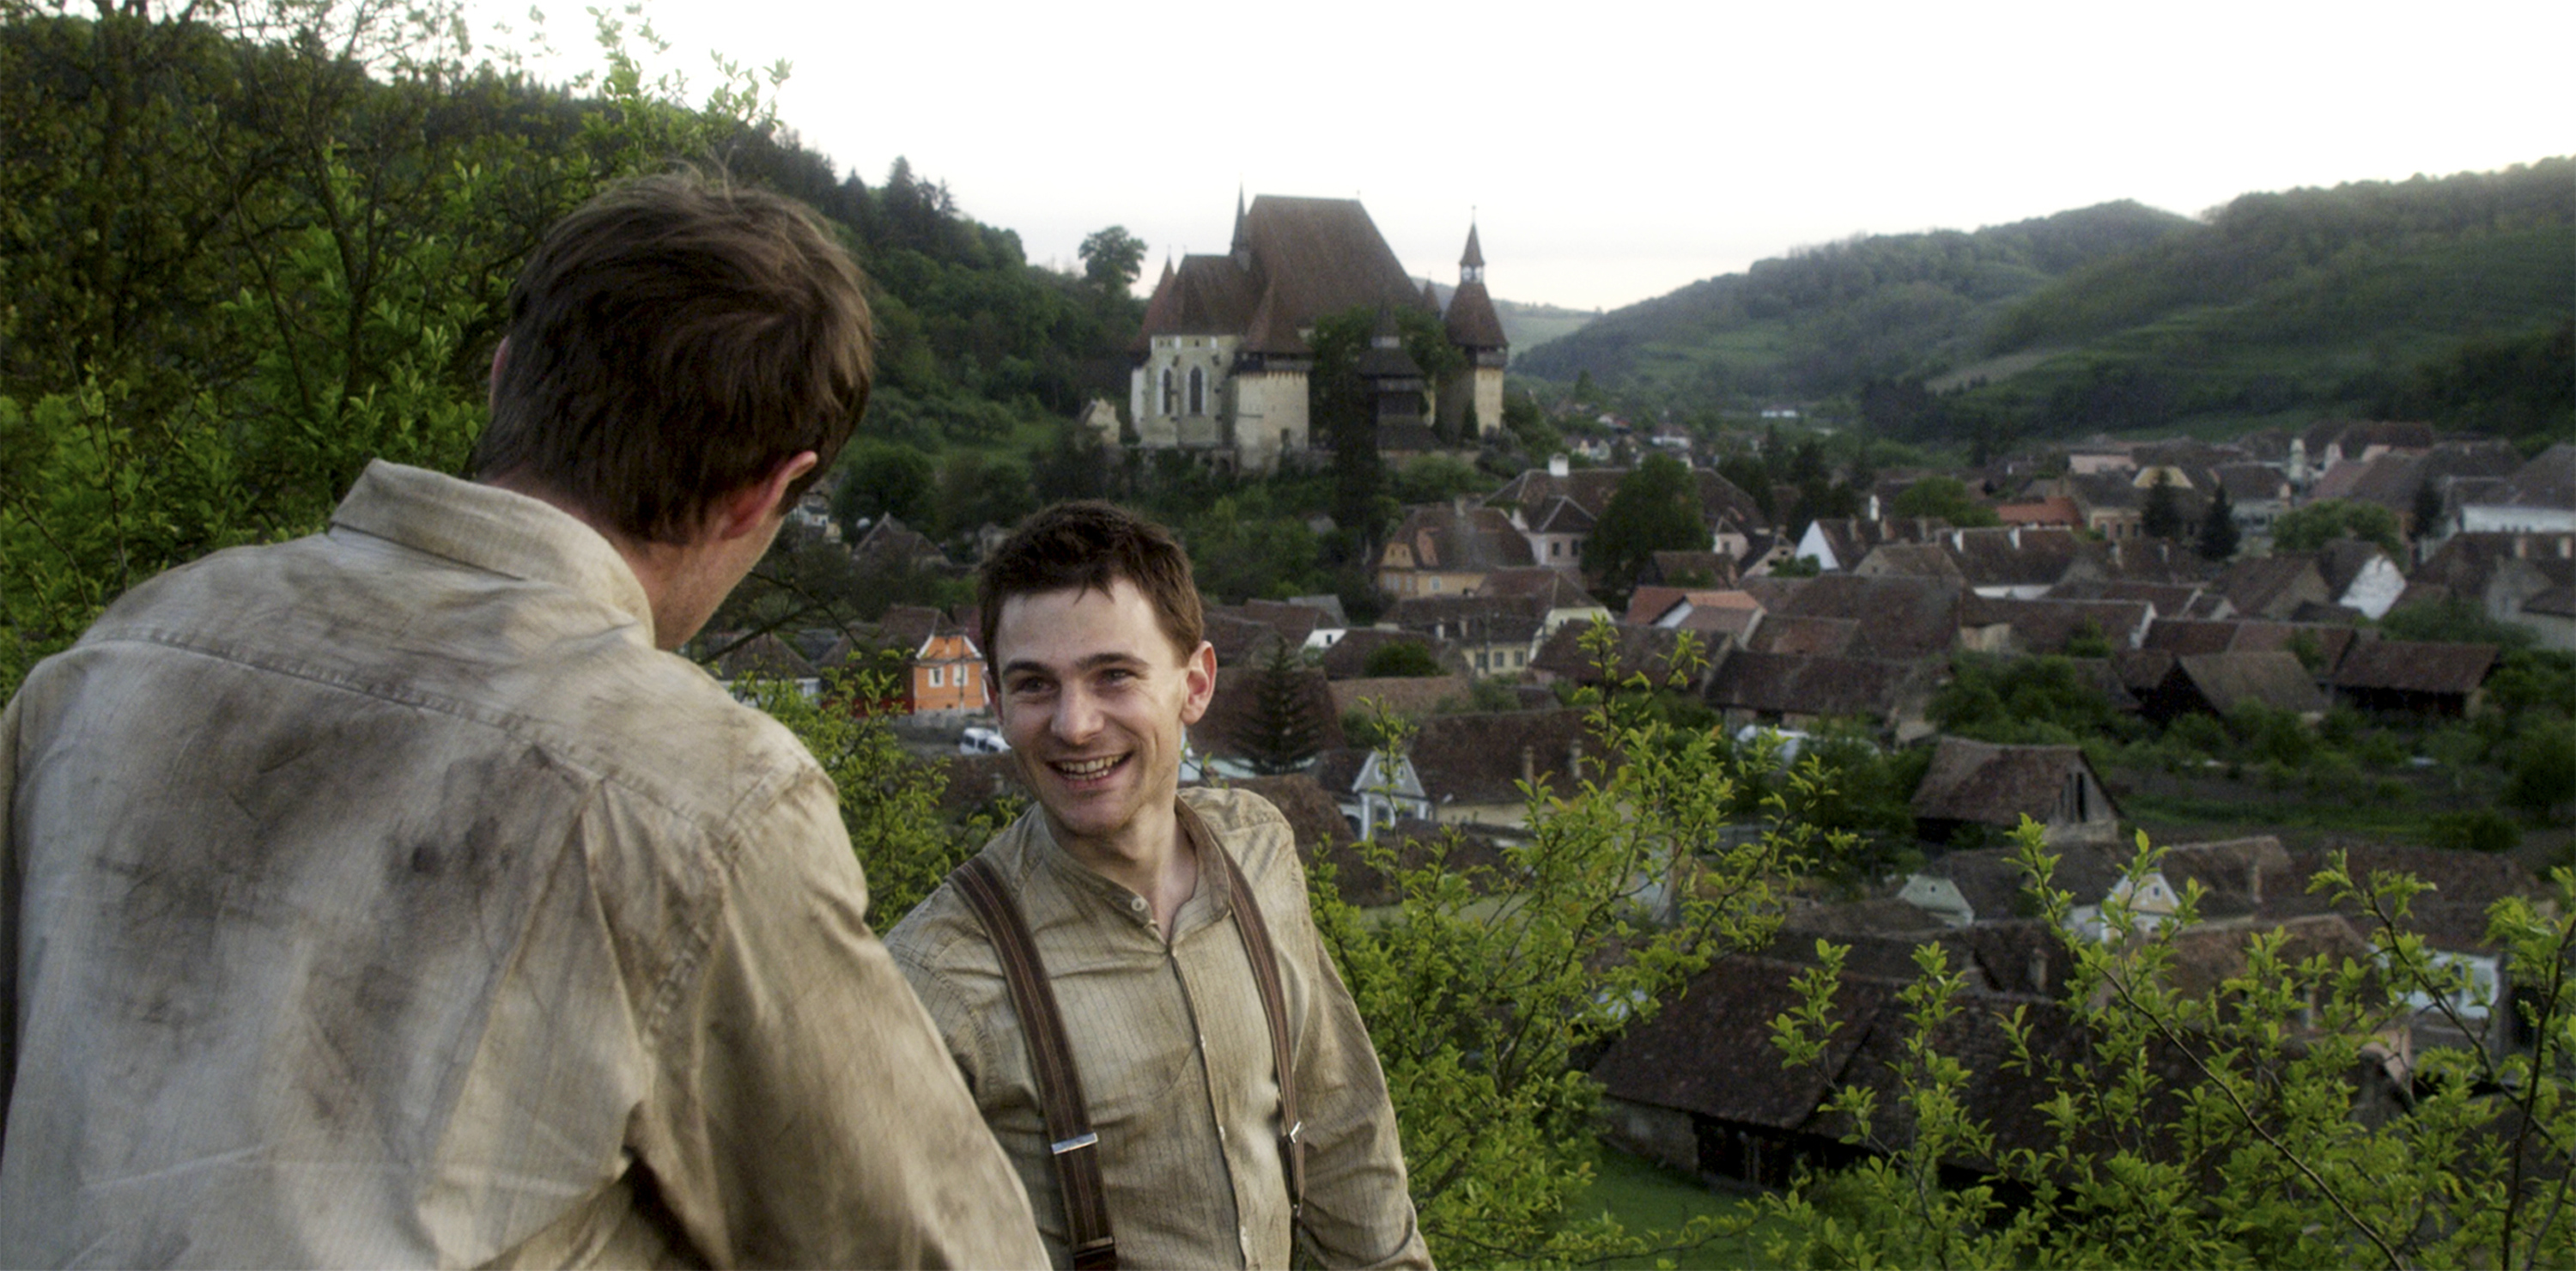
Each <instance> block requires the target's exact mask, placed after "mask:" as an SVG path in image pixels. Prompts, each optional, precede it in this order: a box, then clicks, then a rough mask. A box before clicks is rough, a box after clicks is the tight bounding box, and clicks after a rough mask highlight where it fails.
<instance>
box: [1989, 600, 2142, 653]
mask: <svg viewBox="0 0 2576 1271" xmlns="http://www.w3.org/2000/svg"><path fill="white" fill-rule="evenodd" d="M2154 618H2155V609H2154V607H2153V606H2151V605H2149V604H2147V603H2146V602H2145V601H2140V600H2055V599H2046V598H2043V599H2039V600H1989V599H1987V598H1986V597H1984V596H1975V595H1971V596H1965V597H1962V598H1961V599H1960V602H1959V647H1960V648H1962V649H1967V650H1971V651H1974V652H1978V653H2046V654H2073V655H2075V656H2081V657H2104V656H2107V655H2109V654H2110V653H2111V652H2113V651H2115V650H2119V649H2134V648H2137V647H2138V645H2139V642H2141V641H2143V640H2144V639H2146V635H2147V627H2148V625H2149V624H2150V623H2151V622H2152V621H2153V620H2154ZM2086 644H2093V645H2098V646H2099V647H2095V648H2089V649H2088V648H2082V647H2079V646H2083V645H2086Z"/></svg>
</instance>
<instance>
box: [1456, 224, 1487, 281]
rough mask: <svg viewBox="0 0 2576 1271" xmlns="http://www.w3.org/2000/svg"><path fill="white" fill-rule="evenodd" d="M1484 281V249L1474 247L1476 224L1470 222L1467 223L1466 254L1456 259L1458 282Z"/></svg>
mask: <svg viewBox="0 0 2576 1271" xmlns="http://www.w3.org/2000/svg"><path fill="white" fill-rule="evenodd" d="M1484 280H1485V249H1484V248H1482V247H1479V246H1477V245H1476V222H1475V221H1473V220H1470V221H1468V222H1467V253H1466V254H1465V255H1463V256H1460V257H1459V258H1458V281H1459V282H1461V283H1471V282H1483V281H1484Z"/></svg>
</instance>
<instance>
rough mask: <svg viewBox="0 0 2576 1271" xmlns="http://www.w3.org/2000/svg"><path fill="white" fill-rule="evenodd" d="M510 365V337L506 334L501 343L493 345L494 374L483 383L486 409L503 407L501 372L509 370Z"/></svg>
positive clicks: (484, 406)
mask: <svg viewBox="0 0 2576 1271" xmlns="http://www.w3.org/2000/svg"><path fill="white" fill-rule="evenodd" d="M509 366H510V337H508V336H506V335H505V336H502V337H501V342H500V343H499V344H496V345H493V346H492V375H491V377H490V378H489V379H487V380H485V381H484V384H483V408H484V409H485V410H499V409H500V408H501V373H502V372H503V371H506V370H508V369H509Z"/></svg>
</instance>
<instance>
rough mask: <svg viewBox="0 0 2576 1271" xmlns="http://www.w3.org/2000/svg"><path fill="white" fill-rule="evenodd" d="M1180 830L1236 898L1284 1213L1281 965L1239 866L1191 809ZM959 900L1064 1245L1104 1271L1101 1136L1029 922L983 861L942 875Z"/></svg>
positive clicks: (1293, 1185)
mask: <svg viewBox="0 0 2576 1271" xmlns="http://www.w3.org/2000/svg"><path fill="white" fill-rule="evenodd" d="M1180 813H1181V824H1182V827H1183V828H1184V830H1185V831H1186V832H1187V833H1188V834H1189V836H1190V840H1191V842H1192V843H1193V844H1195V845H1196V846H1197V847H1198V848H1199V849H1200V850H1199V859H1200V860H1201V861H1202V862H1204V861H1206V860H1207V859H1208V858H1209V857H1211V856H1212V857H1214V858H1216V859H1217V860H1219V861H1222V862H1224V864H1225V872H1226V884H1227V886H1228V887H1229V888H1230V889H1231V890H1232V892H1233V894H1234V918H1235V929H1236V930H1237V931H1238V932H1240V933H1241V934H1242V937H1243V952H1244V956H1245V957H1246V959H1247V960H1249V961H1250V962H1251V963H1252V979H1253V984H1254V986H1255V987H1256V988H1257V989H1258V990H1259V992H1260V996H1261V1013H1262V1015H1263V1017H1264V1018H1265V1019H1267V1020H1268V1022H1269V1025H1270V1061H1271V1063H1273V1064H1274V1065H1276V1066H1277V1070H1278V1076H1279V1124H1280V1127H1281V1130H1282V1133H1281V1134H1280V1138H1279V1154H1280V1157H1281V1159H1282V1161H1283V1163H1284V1164H1285V1166H1286V1168H1287V1171H1288V1199H1289V1206H1290V1208H1289V1212H1290V1213H1291V1214H1299V1213H1302V1212H1303V1211H1304V1209H1305V1202H1306V1144H1305V1141H1304V1130H1305V1125H1304V1123H1303V1122H1301V1121H1299V1120H1298V1119H1297V1083H1296V1081H1295V1079H1294V1077H1293V1074H1294V1073H1295V1072H1296V1066H1295V1056H1294V1053H1293V1052H1292V1050H1291V1049H1290V1046H1289V1041H1288V999H1287V994H1286V993H1285V992H1283V991H1282V990H1281V988H1280V984H1279V960H1278V957H1277V954H1276V953H1275V952H1274V951H1273V949H1272V947H1271V944H1270V927H1269V924H1268V923H1266V922H1263V921H1262V918H1261V906H1260V904H1259V903H1258V902H1257V901H1255V900H1254V899H1253V895H1252V884H1251V882H1250V881H1248V880H1247V879H1245V878H1244V876H1243V869H1242V867H1241V866H1239V865H1236V864H1235V863H1234V857H1233V856H1231V855H1229V854H1228V853H1227V852H1226V850H1225V849H1224V848H1223V847H1222V846H1221V845H1219V844H1218V843H1217V842H1216V840H1215V836H1214V835H1212V834H1209V833H1208V832H1207V828H1206V826H1205V825H1203V824H1201V823H1200V821H1199V818H1198V814H1197V813H1196V812H1195V811H1193V810H1191V809H1190V807H1189V805H1187V804H1183V805H1181V808H1180ZM948 878H949V881H950V882H953V883H955V884H957V891H958V894H959V895H961V896H964V897H965V898H966V905H967V907H968V908H969V909H972V910H974V911H975V919H976V921H977V922H979V923H981V924H982V925H983V928H984V932H985V934H986V935H987V936H988V937H989V938H990V939H991V940H992V942H993V951H994V953H995V954H996V955H998V956H999V957H1000V959H1001V963H1002V981H1003V983H1004V984H1005V985H1007V986H1008V987H1009V988H1010V992H1011V1009H1012V1010H1013V1012H1015V1013H1016V1014H1018V1016H1019V1017H1020V1025H1021V1027H1020V1031H1021V1032H1022V1033H1025V1034H1027V1036H1028V1039H1029V1061H1030V1064H1031V1066H1032V1067H1034V1068H1035V1070H1036V1072H1037V1083H1038V1103H1039V1105H1040V1108H1039V1110H1040V1111H1041V1112H1043V1113H1044V1114H1045V1116H1046V1129H1047V1142H1048V1144H1049V1145H1050V1146H1051V1147H1052V1148H1053V1150H1054V1154H1055V1173H1056V1183H1057V1185H1058V1186H1059V1187H1061V1188H1062V1189H1063V1191H1064V1220H1065V1225H1066V1228H1067V1231H1066V1236H1067V1243H1069V1244H1070V1245H1071V1246H1072V1249H1073V1265H1074V1266H1075V1267H1076V1268H1079V1269H1080V1271H1103V1269H1106V1268H1114V1267H1116V1266H1117V1265H1118V1243H1117V1240H1116V1238H1115V1237H1113V1236H1112V1235H1111V1234H1110V1231H1109V1197H1108V1193H1107V1192H1106V1191H1105V1190H1103V1188H1102V1186H1101V1181H1100V1136H1099V1135H1098V1134H1097V1133H1095V1132H1093V1130H1092V1128H1091V1109H1090V1105H1089V1104H1088V1103H1087V1102H1086V1101H1085V1100H1084V1098H1083V1094H1082V1074H1081V1073H1080V1072H1078V1071H1076V1070H1075V1068H1074V1064H1073V1047H1072V1046H1071V1045H1070V1044H1069V1043H1068V1042H1067V1041H1066V1038H1065V1034H1064V1016H1063V1014H1062V1012H1060V1011H1059V1010H1058V1009H1057V1007H1056V1002H1055V988H1054V986H1053V985H1051V984H1050V983H1048V981H1047V976H1046V967H1045V964H1044V963H1043V962H1042V961H1040V960H1039V958H1038V951H1037V945H1036V943H1035V942H1034V941H1033V940H1032V939H1031V938H1030V936H1029V926H1028V920H1027V919H1026V918H1024V917H1023V916H1022V915H1021V913H1020V907H1019V905H1018V903H1017V902H1015V901H1013V900H1012V899H1011V895H1010V893H1009V892H1008V891H1007V890H1005V889H1004V888H1003V886H1002V877H1001V874H1000V872H999V871H997V870H995V869H994V868H993V866H992V863H991V862H989V861H987V860H985V859H984V858H983V857H981V856H976V857H973V858H971V859H969V860H968V861H967V862H966V863H965V864H963V865H960V866H958V867H957V870H956V872H954V873H952V874H950V875H949V876H948Z"/></svg>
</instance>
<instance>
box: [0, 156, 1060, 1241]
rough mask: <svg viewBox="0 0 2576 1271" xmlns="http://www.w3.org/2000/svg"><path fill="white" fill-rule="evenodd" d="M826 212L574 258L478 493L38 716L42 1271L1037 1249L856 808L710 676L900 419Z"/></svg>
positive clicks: (6, 846) (98, 640)
mask: <svg viewBox="0 0 2576 1271" xmlns="http://www.w3.org/2000/svg"><path fill="white" fill-rule="evenodd" d="M868 335H869V331H868V315H867V308H866V305H865V303H864V301H863V300H862V298H861V293H860V290H859V278H858V274H857V271H856V270H855V269H854V268H853V267H852V266H851V264H850V262H849V261H848V259H847V258H846V257H845V256H843V254H842V253H841V252H840V250H839V249H838V248H837V247H835V246H834V245H833V244H832V242H831V241H830V239H829V238H828V237H827V236H826V235H825V233H824V232H823V230H822V229H821V227H820V226H819V225H818V224H817V223H816V222H815V221H814V220H813V219H812V218H811V217H810V215H808V214H807V213H805V212H803V211H802V210H801V209H798V208H797V207H795V206H794V205H792V204H789V203H787V202H785V201H784V200H781V199H778V198H775V197H773V196H769V195H765V194H761V193H758V192H754V191H748V190H739V189H729V188H725V187H722V186H719V185H711V184H709V183H707V182H704V181H701V180H698V179H694V178H689V177H663V178H654V179H648V180H644V181H638V182H635V183H632V184H629V185H626V186H623V187H621V188H618V189H616V190H613V191H610V192H609V193H607V194H605V195H603V196H601V197H600V198H599V199H597V200H595V201H593V202H592V203H590V204H589V205H587V206H585V207H583V208H582V209H581V210H579V211H577V212H575V213H574V214H573V215H572V216H571V217H569V218H567V219H566V220H565V221H564V222H563V223H562V224H561V225H559V226H558V227H556V229H555V230H554V231H553V232H552V233H551V234H550V235H549V236H548V238H547V240H546V242H545V244H544V245H543V246H542V247H541V248H539V250H538V251H537V253H536V255H535V256H534V258H532V259H531V260H530V261H529V263H528V265H527V267H526V270H525V272H524V273H523V274H522V275H521V277H520V279H519V281H518V284H517V286H516V287H515V288H514V289H513V290H512V293H511V297H510V306H509V325H508V335H507V338H506V340H505V341H504V343H503V345H502V347H501V349H500V351H499V352H498V353H497V354H496V355H495V358H494V367H493V385H492V400H493V413H494V422H493V425H492V429H491V432H490V434H489V435H488V436H487V437H486V438H485V439H484V443H483V445H482V447H481V448H480V450H479V451H478V452H477V458H476V463H475V472H476V474H477V480H475V481H473V482H467V481H460V480H457V479H454V478H450V477H445V476H441V475H438V474H436V473H432V472H426V471H422V470H419V469H415V468H404V467H400V466H396V465H391V464H384V463H378V464H375V465H373V466H371V467H369V468H368V469H367V471H366V473H365V474H364V475H363V476H361V477H360V478H359V480H358V483H357V485H356V487H355V488H354V489H352V490H351V492H350V494H349V496H348V498H347V499H346V500H345V501H344V502H343V503H342V504H341V506H340V508H339V510H338V511H337V512H336V513H335V514H334V515H333V517H332V523H331V526H330V529H329V530H328V531H327V532H325V533H323V534H319V535H315V536H313V537H310V538H305V539H299V540H297V541H295V542H291V543H285V544H280V545H276V546H271V547H258V548H247V549H241V550H237V551H231V552H223V553H219V554H217V555H215V556H212V557H209V558H208V559H206V560H203V561H199V562H197V563H195V564H193V565H189V566H186V567H184V568H181V569H177V570H173V571H171V572H170V573H167V574H164V575H162V576H161V577H159V578H156V579H153V580H151V581H150V582H147V583H145V584H143V585H142V586H139V587H137V588H135V589H134V590H133V591H132V592H130V593H128V594H127V595H126V596H125V597H124V598H122V599H121V600H119V601H118V602H117V603H116V604H115V606H113V607H112V608H111V609H110V610H109V611H108V613H107V614H106V615H105V616H104V617H103V618H101V619H100V620H99V622H98V623H97V625H96V626H94V627H93V628H91V630H90V631H89V633H88V634H87V635H86V636H84V637H83V639H82V640H81V642H80V643H79V644H78V645H77V646H75V647H74V648H73V649H71V650H70V651H68V652H66V653H64V654H63V655H61V656H59V657H57V658H54V659H51V660H49V661H47V662H46V663H44V664H43V665H41V666H39V667H38V668H37V669H36V671H35V672H34V673H33V674H32V675H30V676H29V677H28V679H27V682H26V684H25V686H24V687H23V688H22V689H21V691H20V692H19V694H18V696H17V698H16V699H15V700H13V701H12V702H11V703H10V704H9V708H8V712H7V714H6V715H5V716H0V1090H5V1091H6V1096H7V1097H6V1100H5V1102H0V1215H6V1217H5V1219H4V1220H0V1265H7V1266H21V1265H39V1264H43V1265H54V1264H62V1263H68V1262H89V1263H97V1264H105V1265H124V1266H139V1265H145V1264H155V1265H158V1264H198V1265H227V1266H267V1265H310V1264H318V1265H342V1266H386V1265H396V1264H405V1265H408V1264H430V1263H436V1264H442V1265H481V1264H494V1265H522V1266H533V1265H603V1264H605V1265H648V1264H649V1265H666V1264H673V1263H701V1264H717V1265H732V1264H744V1263H754V1264H760V1263H766V1264H778V1265H790V1266H822V1265H861V1266H895V1265H923V1264H936V1263H948V1264H963V1265H970V1266H1008V1265H1014V1264H1023V1263H1028V1262H1033V1261H1035V1260H1036V1259H1038V1258H1039V1257H1041V1256H1042V1252H1041V1250H1040V1248H1039V1246H1038V1244H1037V1242H1036V1240H1035V1235H1034V1231H1033V1230H1032V1227H1031V1219H1030V1216H1029V1210H1028V1203H1027V1199H1026V1196H1025V1194H1024V1193H1023V1192H1022V1190H1021V1187H1020V1184H1019V1182H1018V1180H1017V1179H1016V1178H1015V1177H1013V1175H1012V1172H1011V1170H1010V1167H1009V1164H1008V1162H1007V1161H1006V1160H1005V1159H1004V1157H1003V1156H1002V1154H1001V1152H1000V1151H999V1150H998V1148H997V1147H996V1146H995V1145H994V1142H993V1140H992V1137H991V1135H990V1134H989V1133H988V1132H987V1131H986V1130H985V1128H984V1126H983V1124H982V1122H981V1120H980V1118H978V1117H977V1115H976V1111H975V1108H974V1105H973V1104H972V1102H971V1101H970V1099H969V1096H968V1095H967V1092H966V1091H965V1089H964V1087H963V1086H962V1085H961V1084H960V1082H959V1081H958V1079H957V1075H956V1073H955V1071H954V1069H953V1067H952V1066H951V1065H949V1064H948V1063H947V1062H946V1061H945V1058H944V1056H943V1053H942V1049H941V1046H940V1043H939V1040H938V1038H937V1036H936V1034H935V1033H934V1032H933V1030H932V1027H931V1023H930V1021H929V1019H928V1018H927V1017H926V1016H925V1015H924V1014H923V1012H922V1010H921V1007H920V1005H919V1003H918V1002H917V1001H915V1000H914V998H913V997H912V995H911V993H910V992H909V991H908V990H907V989H906V987H905V985H904V982H903V979H902V977H901V975H900V974H899V973H898V972H897V971H896V970H895V968H894V967H893V965H892V963H891V962H890V960H889V959H888V958H887V956H886V953H885V950H884V948H883V946H881V945H880V944H878V943H877V941H876V939H875V937H874V936H873V935H872V934H871V933H870V931H869V930H868V927H867V924H866V922H865V921H864V917H863V915H864V913H865V910H866V905H867V891H866V884H865V882H864V880H863V879H862V878H861V877H860V873H859V869H858V866H857V862H856V860H855V859H854V858H853V856H852V854H851V851H850V845H849V842H848V839H847V837H846V836H845V833H844V831H843V828H842V823H841V819H840V816H839V811H838V808H837V805H836V802H835V800H834V796H833V791H832V787H831V783H830V782H829V781H828V780H827V779H826V778H825V777H824V775H823V773H822V772H821V770H820V769H819V768H818V767H817V766H816V765H815V763H814V761H813V759H812V757H811V756H809V755H808V754H806V753H805V751H804V748H803V747H802V746H800V745H799V744H798V743H797V742H796V740H795V738H794V737H793V736H792V735H790V734H789V733H788V732H787V731H786V730H785V729H783V728H781V727H780V726H779V725H778V724H776V723H775V722H774V721H771V720H770V719H768V718H767V717H766V716H763V715H761V714H759V713H757V712H755V711H752V710H750V709H748V708H745V707H742V706H739V705H737V704H736V703H734V702H733V700H732V699H731V698H730V697H729V696H728V695H727V694H726V693H725V691H724V689H723V688H722V687H721V686H719V685H718V684H716V683H715V682H714V681H713V680H712V679H710V678H708V676H707V675H706V674H705V673H704V672H702V671H700V670H699V669H697V668H696V667H694V666H692V665H690V664H689V663H687V662H685V661H682V660H680V659H678V658H675V657H672V656H670V655H669V654H668V653H667V652H664V651H665V650H669V649H672V648H674V647H676V646H677V645H679V644H680V643H681V642H682V641H684V640H686V639H687V638H688V637H689V635H690V634H691V633H692V632H694V631H695V630H696V629H697V628H698V626H699V625H700V624H702V623H703V622H705V621H706V619H707V617H708V615H709V614H711V613H712V612H713V611H714V609H715V607H716V606H717V604H719V603H720V602H721V601H722V600H723V598H724V596H725V595H726V593H727V592H729V591H731V590H732V588H733V586H734V585H735V584H736V583H737V582H739V581H740V580H741V579H742V577H743V575H744V573H745V572H746V571H747V570H749V569H750V567H751V565H752V564H753V563H754V562H755V561H756V560H758V558H759V557H760V555H761V553H762V551H763V550H765V549H766V548H767V546H768V545H769V543H770V541H771V539H772V538H773V537H774V536H775V535H776V533H777V532H778V528H779V526H780V523H781V521H782V519H783V517H784V514H785V511H786V508H787V507H788V505H789V504H790V502H791V501H792V500H793V498H794V496H795V493H796V492H797V491H798V490H800V489H802V488H803V486H804V484H805V483H806V482H808V481H810V480H811V479H812V476H813V473H814V472H815V471H816V470H817V469H818V468H820V467H821V466H822V465H823V464H824V463H825V462H827V461H828V460H829V458H830V457H831V456H832V455H833V454H834V453H835V452H836V451H837V450H838V449H839V448H840V446H841V444H842V442H843V441H844V440H845V439H846V438H847V437H848V436H849V433H850V430H851V428H852V426H853V425H854V424H855V423H856V421H857V417H858V413H859V410H860V408H861V407H862V405H863V404H864V403H865V401H866V397H867V386H868V359H867V342H868Z"/></svg>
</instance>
